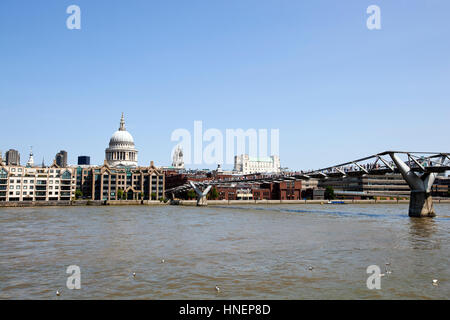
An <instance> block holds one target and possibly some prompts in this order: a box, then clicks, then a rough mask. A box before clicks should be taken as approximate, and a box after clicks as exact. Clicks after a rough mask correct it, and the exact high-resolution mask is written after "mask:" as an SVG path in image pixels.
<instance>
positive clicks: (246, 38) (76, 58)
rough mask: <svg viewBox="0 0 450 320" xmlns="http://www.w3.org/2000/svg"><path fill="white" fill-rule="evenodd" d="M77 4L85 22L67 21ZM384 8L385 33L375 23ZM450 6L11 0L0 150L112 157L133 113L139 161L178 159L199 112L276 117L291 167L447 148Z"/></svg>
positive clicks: (238, 119)
mask: <svg viewBox="0 0 450 320" xmlns="http://www.w3.org/2000/svg"><path fill="white" fill-rule="evenodd" d="M71 4H76V5H78V6H80V8H81V30H69V29H67V28H66V19H67V17H68V16H69V14H67V13H66V8H67V7H68V6H69V5H71ZM373 4H375V5H378V6H379V7H380V8H381V26H382V29H381V30H372V31H370V30H368V29H367V27H366V19H367V18H368V16H369V15H368V14H367V13H366V9H367V7H368V6H369V5H373ZM449 13H450V1H448V0H395V1H393V0H370V1H366V0H345V1H337V0H327V1H325V0H308V1H306V0H270V1H268V0H226V1H225V0H202V1H200V0H189V1H185V0H177V1H176V0H174V1H165V0H164V1H162V0H161V1H153V0H142V1H138V0H130V1H112V0H104V1H103V0H95V1H93V0H70V1H65V0H51V1H50V0H48V1H25V0H2V1H0V111H1V115H2V116H1V120H2V121H1V126H2V130H1V139H0V150H2V152H5V151H6V150H7V149H9V148H15V149H18V150H19V151H20V152H21V160H22V163H25V162H26V160H27V157H28V150H29V146H31V145H32V146H33V150H34V153H35V161H36V162H38V163H40V162H41V161H42V158H43V157H45V160H46V162H47V163H49V162H50V161H51V160H52V159H53V158H54V156H55V154H56V153H57V152H58V151H59V150H61V149H64V150H67V151H68V153H69V162H70V163H76V157H77V156H78V155H90V156H91V161H92V162H93V163H95V164H101V163H103V159H104V150H105V148H106V147H107V145H108V142H109V138H110V136H111V134H112V133H113V132H114V131H115V130H117V128H118V126H119V120H120V115H121V112H122V111H123V112H125V118H126V126H127V129H128V130H129V131H130V133H131V134H132V135H133V136H134V139H135V143H136V147H137V149H138V150H139V164H141V165H147V164H149V162H150V160H154V161H155V163H156V164H157V165H169V164H170V162H171V158H170V153H171V150H172V148H173V146H174V145H175V144H176V143H175V142H172V141H171V140H170V136H171V133H172V131H173V130H175V129H177V128H186V129H188V130H190V131H193V122H194V120H201V121H203V127H204V129H208V128H218V129H220V130H223V132H225V129H227V128H231V129H233V128H243V129H248V128H255V129H260V128H262V129H264V128H265V129H271V128H278V129H279V130H280V157H281V163H282V166H283V167H289V168H292V169H312V168H319V167H324V166H328V165H332V164H336V163H339V162H345V161H348V160H353V159H356V158H358V157H361V156H366V155H370V154H374V153H377V152H381V151H384V150H387V149H396V150H410V151H446V152H450V140H449V119H450V19H449ZM200 167H208V166H206V165H205V166H200ZM209 167H214V166H209Z"/></svg>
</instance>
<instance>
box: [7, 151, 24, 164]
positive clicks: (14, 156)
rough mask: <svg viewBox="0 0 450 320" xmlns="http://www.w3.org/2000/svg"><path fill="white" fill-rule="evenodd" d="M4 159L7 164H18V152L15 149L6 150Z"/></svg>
mask: <svg viewBox="0 0 450 320" xmlns="http://www.w3.org/2000/svg"><path fill="white" fill-rule="evenodd" d="M5 158H6V159H5V160H6V165H7V166H20V153H19V151H17V150H14V149H9V150H8V151H6V154H5Z"/></svg>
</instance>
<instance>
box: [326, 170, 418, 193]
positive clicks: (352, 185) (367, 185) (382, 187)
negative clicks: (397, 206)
mask: <svg viewBox="0 0 450 320" xmlns="http://www.w3.org/2000/svg"><path fill="white" fill-rule="evenodd" d="M328 186H330V187H332V188H333V189H334V192H335V195H336V196H337V197H339V198H352V199H354V198H374V197H375V198H376V197H380V198H384V197H389V198H390V197H392V198H406V197H409V195H410V192H411V191H410V188H409V186H408V184H407V183H406V181H405V180H404V179H403V177H402V175H401V174H385V175H363V176H346V177H336V178H333V177H329V178H327V179H321V180H320V181H319V187H321V188H324V189H325V188H326V187H328Z"/></svg>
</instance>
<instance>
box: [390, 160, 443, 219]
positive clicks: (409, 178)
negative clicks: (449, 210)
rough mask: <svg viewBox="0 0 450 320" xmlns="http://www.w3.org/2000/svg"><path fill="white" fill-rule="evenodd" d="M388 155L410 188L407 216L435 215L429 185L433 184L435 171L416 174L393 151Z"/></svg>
mask: <svg viewBox="0 0 450 320" xmlns="http://www.w3.org/2000/svg"><path fill="white" fill-rule="evenodd" d="M389 156H390V157H391V159H392V161H394V162H395V165H396V166H397V168H398V169H399V171H400V173H401V174H402V176H403V178H404V179H405V181H406V182H407V183H408V185H409V187H410V188H411V197H410V200H409V216H410V217H417V218H421V217H434V216H436V212H435V211H434V207H433V198H432V197H431V187H432V186H433V183H434V180H435V179H436V176H437V173H429V172H425V173H423V174H422V175H421V176H418V175H417V174H416V173H415V172H413V171H412V170H411V168H410V167H409V166H408V165H407V164H406V163H404V162H403V161H402V160H401V159H400V158H399V157H398V156H397V155H396V154H395V153H390V154H389Z"/></svg>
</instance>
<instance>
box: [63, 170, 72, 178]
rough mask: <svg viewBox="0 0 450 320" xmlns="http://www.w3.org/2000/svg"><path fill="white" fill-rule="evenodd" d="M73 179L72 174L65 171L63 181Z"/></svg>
mask: <svg viewBox="0 0 450 320" xmlns="http://www.w3.org/2000/svg"><path fill="white" fill-rule="evenodd" d="M71 178H72V174H71V173H70V172H69V171H65V172H64V173H63V174H62V176H61V179H71Z"/></svg>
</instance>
